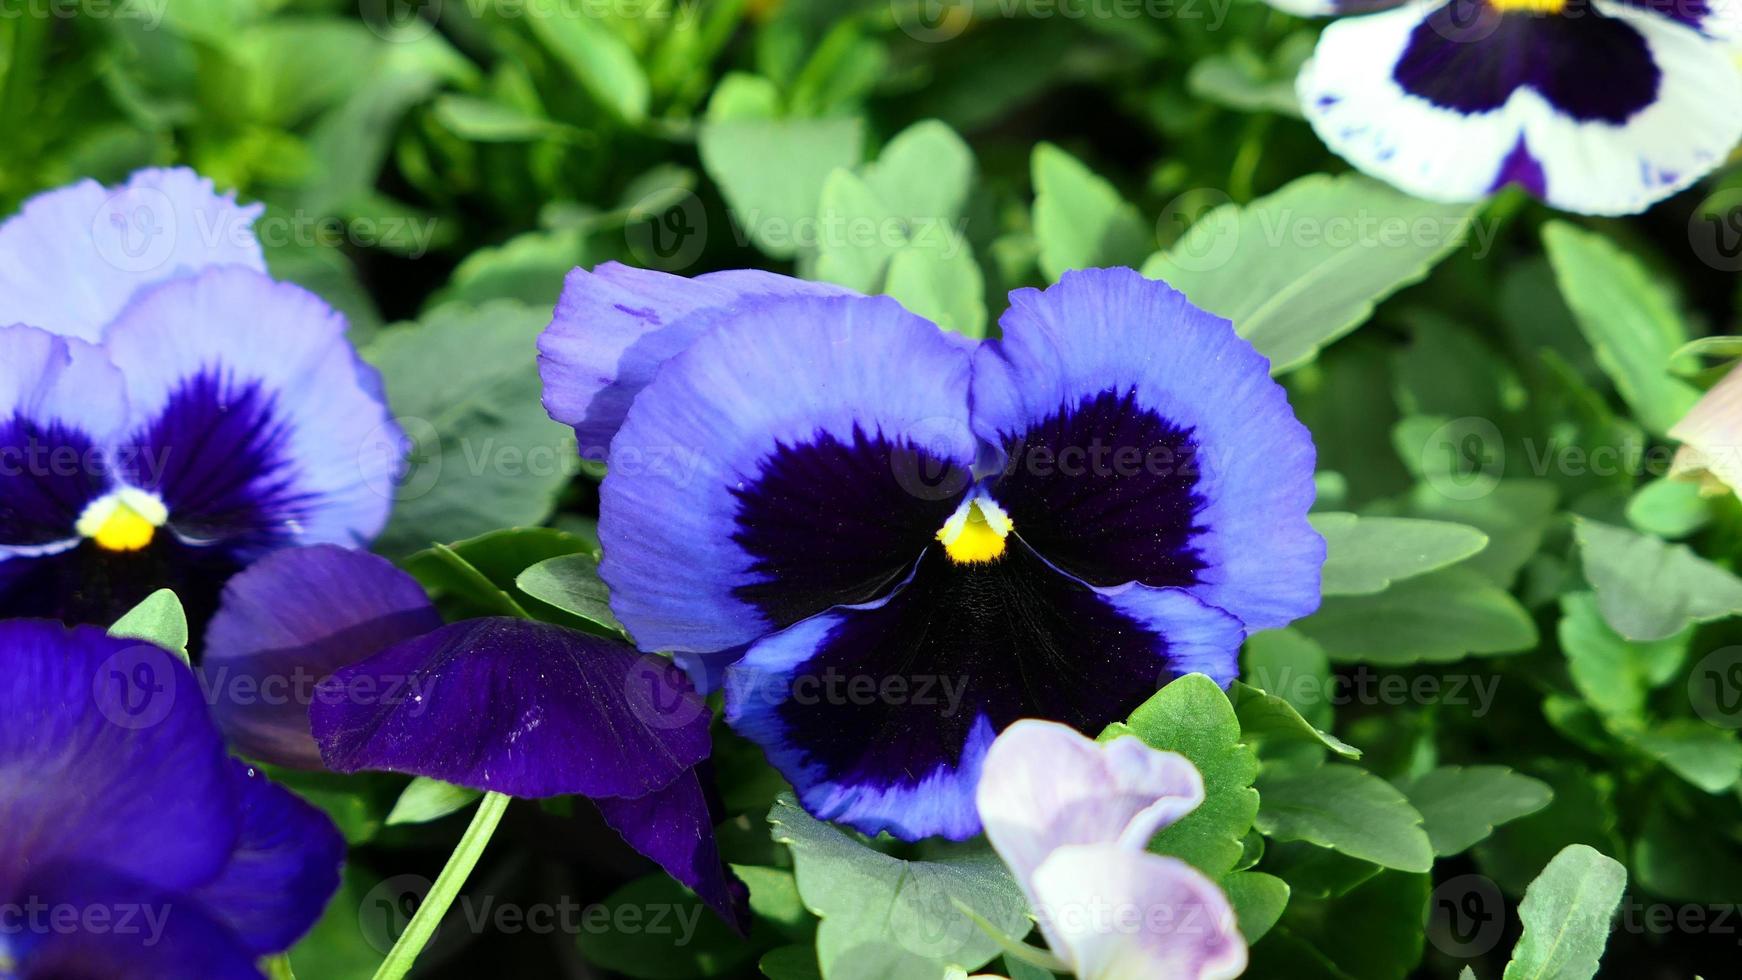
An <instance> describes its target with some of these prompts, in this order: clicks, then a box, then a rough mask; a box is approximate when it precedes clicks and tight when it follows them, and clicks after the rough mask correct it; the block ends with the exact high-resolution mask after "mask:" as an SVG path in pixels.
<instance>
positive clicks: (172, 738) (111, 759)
mask: <svg viewBox="0 0 1742 980" xmlns="http://www.w3.org/2000/svg"><path fill="white" fill-rule="evenodd" d="M0 650H4V651H5V654H6V656H5V669H4V670H0V718H4V719H6V721H5V724H4V725H0V827H5V828H6V831H5V833H3V834H0V896H5V895H11V894H16V889H17V887H18V886H19V885H20V884H21V882H20V877H21V876H22V875H23V874H24V873H25V871H26V870H27V869H31V868H41V867H44V866H46V865H49V864H53V863H57V862H69V861H70V862H84V863H89V864H95V865H102V866H105V867H107V868H109V869H111V870H112V871H114V872H116V873H118V874H123V875H126V876H129V877H132V878H135V879H137V880H139V881H142V882H146V883H149V884H152V885H155V886H158V887H161V888H167V889H172V890H181V889H186V888H189V887H193V886H197V885H199V884H202V883H204V882H206V881H207V880H209V879H211V878H212V877H213V876H214V875H216V874H217V873H218V871H219V870H220V869H221V868H222V867H223V866H224V864H225V862H226V861H227V860H228V858H229V854H230V850H231V846H232V844H233V843H234V841H235V840H236V837H237V832H238V828H239V821H238V816H237V813H236V808H235V797H234V789H233V787H232V786H231V784H230V775H229V770H228V765H229V763H228V760H227V759H226V758H225V756H224V749H223V741H222V739H221V738H220V737H219V736H218V731H217V728H216V727H214V726H213V724H212V721H211V718H210V717H209V716H208V715H207V712H206V707H205V703H204V700H203V699H202V697H201V694H200V689H199V685H198V684H197V683H196V682H195V681H194V676H193V673H192V672H191V671H189V670H188V668H187V667H186V665H184V664H183V663H182V662H181V661H180V660H179V659H177V658H176V657H175V656H174V655H173V654H170V653H168V652H166V651H164V650H161V649H159V648H157V647H154V646H151V645H149V644H143V643H139V642H138V641H134V640H122V639H115V638H112V637H109V636H108V635H107V634H105V633H104V632H103V631H102V630H100V629H95V628H92V627H78V628H74V629H67V628H65V627H63V626H61V625H60V624H58V623H50V622H46V621H41V620H11V621H7V622H0ZM45 818H46V819H45Z"/></svg>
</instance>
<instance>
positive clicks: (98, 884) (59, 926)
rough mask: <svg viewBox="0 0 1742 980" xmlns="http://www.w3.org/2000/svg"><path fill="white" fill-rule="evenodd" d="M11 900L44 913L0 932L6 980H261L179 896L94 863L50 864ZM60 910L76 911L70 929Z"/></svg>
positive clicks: (191, 902)
mask: <svg viewBox="0 0 1742 980" xmlns="http://www.w3.org/2000/svg"><path fill="white" fill-rule="evenodd" d="M154 843H155V842H147V841H144V840H141V841H136V842H135V845H134V846H135V847H137V848H139V849H141V850H149V849H150V848H151V847H152V846H153V844H154ZM17 896H18V900H19V901H20V902H34V903H35V905H36V907H38V908H42V909H45V911H43V912H42V913H40V915H38V916H37V917H35V918H32V917H30V916H29V915H28V913H26V915H25V916H24V917H23V918H22V921H19V922H12V921H9V922H8V928H7V929H6V930H5V931H0V964H5V963H7V958H8V957H10V959H11V960H12V961H13V962H12V963H11V964H10V965H11V967H12V968H11V969H10V970H9V971H8V972H7V973H6V974H5V976H6V977H7V978H8V980H13V978H16V980H68V978H78V980H89V978H97V977H101V978H102V980H260V971H259V970H258V969H257V968H256V967H255V965H254V956H253V954H252V952H251V951H250V950H249V949H248V948H247V947H246V946H245V945H244V944H243V943H242V942H241V941H240V939H239V937H237V935H236V934H235V933H234V932H232V931H231V930H230V929H229V928H228V926H226V925H225V924H224V923H223V922H222V921H220V920H219V919H218V918H217V917H215V916H213V915H211V914H210V911H209V909H208V908H207V907H206V906H205V905H204V904H203V903H201V902H200V901H198V900H197V899H194V898H192V897H191V896H189V895H187V894H186V893H182V892H176V891H173V890H169V889H164V888H160V887H154V886H153V885H151V884H150V883H148V882H143V881H139V880H137V879H134V878H129V877H128V876H126V875H124V874H120V873H117V872H115V871H113V870H111V869H110V868H105V867H102V866H99V865H81V864H52V865H44V866H43V867H42V868H40V869H39V871H38V873H37V874H35V875H33V876H32V879H31V881H30V882H28V883H27V884H26V885H25V886H24V891H23V892H21V893H17ZM4 900H5V901H12V900H13V898H12V896H7V897H6V898H5V899H4ZM54 910H61V911H58V912H57V911H54ZM65 910H72V911H73V912H75V913H76V915H75V917H74V918H72V919H71V920H70V921H71V922H72V923H73V928H71V929H68V928H66V923H67V922H68V921H69V920H68V919H67V918H66V915H67V913H66V911H65ZM57 915H58V916H60V918H54V916H57ZM14 925H16V926H18V927H19V928H16V929H15V928H13V926H14Z"/></svg>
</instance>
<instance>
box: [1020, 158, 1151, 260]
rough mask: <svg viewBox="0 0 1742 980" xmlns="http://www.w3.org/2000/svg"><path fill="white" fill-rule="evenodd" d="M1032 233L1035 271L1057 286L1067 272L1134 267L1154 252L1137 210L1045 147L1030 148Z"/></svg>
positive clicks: (1071, 161) (1083, 169) (1075, 164)
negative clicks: (1037, 242) (1035, 247)
mask: <svg viewBox="0 0 1742 980" xmlns="http://www.w3.org/2000/svg"><path fill="white" fill-rule="evenodd" d="M1031 169H1032V173H1033V179H1034V234H1035V237H1036V238H1038V239H1039V240H1040V267H1041V271H1042V272H1044V273H1046V277H1047V279H1048V280H1049V281H1052V282H1057V281H1058V278H1059V276H1060V275H1062V274H1064V273H1065V272H1066V271H1067V270H1070V269H1093V268H1097V267H1100V266H1116V265H1136V264H1137V263H1138V262H1141V261H1142V260H1143V256H1144V255H1146V254H1148V252H1149V250H1150V249H1151V248H1153V247H1154V236H1153V234H1152V233H1151V231H1150V229H1149V227H1148V226H1147V225H1146V224H1145V223H1144V221H1143V218H1142V217H1141V216H1140V215H1139V214H1138V213H1137V209H1136V208H1134V207H1132V206H1131V205H1130V204H1127V203H1126V202H1125V200H1124V198H1122V197H1120V196H1119V191H1118V190H1117V189H1116V188H1115V187H1114V186H1113V185H1112V184H1110V183H1108V182H1107V181H1106V180H1104V179H1102V178H1101V177H1099V176H1097V175H1096V174H1095V172H1094V171H1092V170H1090V169H1089V168H1088V167H1087V166H1085V165H1084V164H1083V162H1082V161H1081V160H1078V159H1077V158H1076V157H1073V156H1071V155H1070V154H1069V153H1066V152H1065V151H1063V150H1061V149H1059V148H1058V147H1056V146H1054V145H1052V144H1051V143H1041V144H1039V145H1037V146H1036V147H1035V148H1034V157H1033V159H1032V161H1031Z"/></svg>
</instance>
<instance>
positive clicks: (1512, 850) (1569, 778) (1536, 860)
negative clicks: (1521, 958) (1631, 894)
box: [1475, 760, 1625, 894]
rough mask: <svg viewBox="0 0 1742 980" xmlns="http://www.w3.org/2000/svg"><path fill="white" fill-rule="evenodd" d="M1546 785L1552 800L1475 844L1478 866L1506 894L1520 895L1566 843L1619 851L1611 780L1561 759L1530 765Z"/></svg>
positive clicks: (1620, 845)
mask: <svg viewBox="0 0 1742 980" xmlns="http://www.w3.org/2000/svg"><path fill="white" fill-rule="evenodd" d="M1531 773H1532V775H1534V776H1536V777H1538V778H1540V779H1542V780H1543V781H1544V782H1546V783H1548V784H1549V786H1550V787H1551V788H1552V789H1553V790H1554V800H1553V802H1551V803H1550V804H1549V805H1548V806H1547V807H1545V808H1543V809H1541V810H1538V811H1537V812H1536V813H1533V814H1531V815H1530V816H1528V817H1524V818H1521V819H1519V820H1515V821H1513V822H1512V823H1509V824H1504V825H1502V826H1501V827H1499V828H1498V829H1497V830H1495V831H1494V835H1493V836H1492V837H1489V838H1488V839H1487V840H1485V841H1483V842H1482V843H1480V844H1477V845H1476V849H1475V855H1476V861H1477V866H1478V867H1479V868H1480V869H1481V872H1482V873H1483V874H1485V875H1487V876H1488V877H1490V878H1492V879H1494V881H1495V882H1496V883H1497V884H1499V885H1500V887H1501V888H1502V889H1503V890H1505V891H1506V892H1509V893H1512V894H1519V893H1522V892H1523V891H1524V889H1525V888H1526V887H1527V886H1528V885H1529V884H1530V881H1531V879H1532V878H1534V877H1536V874H1537V872H1539V871H1541V870H1542V868H1543V865H1545V864H1547V863H1548V862H1549V861H1550V860H1551V859H1552V858H1553V857H1554V856H1555V854H1556V853H1558V852H1559V851H1560V850H1561V849H1562V848H1564V847H1566V846H1567V845H1569V844H1588V845H1590V846H1591V847H1594V848H1597V849H1598V850H1601V851H1603V852H1605V853H1607V854H1623V853H1625V848H1624V846H1623V843H1622V841H1621V838H1620V835H1619V834H1618V833H1617V831H1616V827H1617V823H1618V820H1619V818H1618V816H1617V815H1616V812H1615V781H1614V778H1613V777H1612V776H1611V775H1610V774H1608V773H1606V772H1592V771H1590V770H1587V769H1585V768H1583V767H1581V766H1577V765H1574V764H1572V763H1570V762H1565V761H1560V760H1547V761H1544V762H1542V763H1538V764H1536V765H1533V766H1532V767H1531Z"/></svg>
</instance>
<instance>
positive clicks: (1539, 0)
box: [1488, 0, 1567, 14]
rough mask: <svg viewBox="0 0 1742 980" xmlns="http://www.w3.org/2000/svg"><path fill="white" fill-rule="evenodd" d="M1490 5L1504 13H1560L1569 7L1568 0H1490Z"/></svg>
mask: <svg viewBox="0 0 1742 980" xmlns="http://www.w3.org/2000/svg"><path fill="white" fill-rule="evenodd" d="M1488 6H1490V7H1493V8H1494V9H1495V10H1497V11H1499V12H1500V13H1503V14H1510V13H1519V14H1558V13H1560V12H1561V11H1563V10H1566V9H1567V0H1488Z"/></svg>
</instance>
